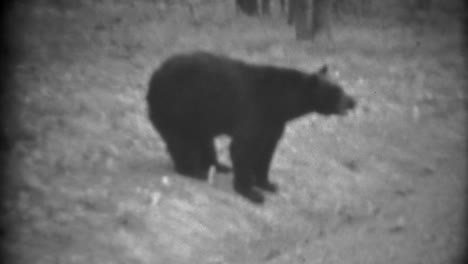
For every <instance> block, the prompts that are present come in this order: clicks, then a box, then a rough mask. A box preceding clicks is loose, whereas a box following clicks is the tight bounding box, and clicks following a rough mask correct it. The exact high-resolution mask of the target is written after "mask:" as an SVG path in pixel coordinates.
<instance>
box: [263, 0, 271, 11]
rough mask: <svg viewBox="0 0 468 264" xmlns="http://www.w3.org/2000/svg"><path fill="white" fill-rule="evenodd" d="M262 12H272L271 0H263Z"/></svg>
mask: <svg viewBox="0 0 468 264" xmlns="http://www.w3.org/2000/svg"><path fill="white" fill-rule="evenodd" d="M262 14H264V15H269V14H270V0H262Z"/></svg>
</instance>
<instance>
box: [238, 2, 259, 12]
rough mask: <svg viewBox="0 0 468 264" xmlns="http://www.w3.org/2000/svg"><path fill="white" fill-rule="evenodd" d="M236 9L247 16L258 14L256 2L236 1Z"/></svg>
mask: <svg viewBox="0 0 468 264" xmlns="http://www.w3.org/2000/svg"><path fill="white" fill-rule="evenodd" d="M236 5H237V7H238V8H239V9H240V10H241V11H242V12H243V13H244V14H247V15H249V16H254V15H257V14H258V3H257V0H236Z"/></svg>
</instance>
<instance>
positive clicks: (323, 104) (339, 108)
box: [307, 65, 356, 115]
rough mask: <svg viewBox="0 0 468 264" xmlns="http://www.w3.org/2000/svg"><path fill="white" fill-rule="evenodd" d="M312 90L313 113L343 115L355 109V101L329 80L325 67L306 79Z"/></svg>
mask: <svg viewBox="0 0 468 264" xmlns="http://www.w3.org/2000/svg"><path fill="white" fill-rule="evenodd" d="M307 83H308V85H307V86H309V89H310V88H312V96H311V97H312V98H313V99H312V100H313V111H315V112H317V113H319V114H323V115H333V114H336V115H344V114H346V113H347V112H348V111H349V110H352V109H354V108H355V107H356V100H355V99H353V98H352V97H351V96H349V95H348V94H346V93H345V92H344V90H343V88H342V87H341V86H340V85H338V84H337V83H335V82H333V81H332V80H330V78H329V76H328V67H327V65H324V66H322V67H321V68H320V69H319V70H318V71H317V72H315V73H312V74H310V75H309V76H308V77H307Z"/></svg>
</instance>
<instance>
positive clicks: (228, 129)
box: [146, 52, 356, 203]
mask: <svg viewBox="0 0 468 264" xmlns="http://www.w3.org/2000/svg"><path fill="white" fill-rule="evenodd" d="M146 99H147V103H148V110H149V118H150V120H151V122H152V124H153V126H154V128H155V129H156V130H157V131H158V132H159V134H160V135H161V137H162V139H163V140H164V141H165V143H166V147H167V150H168V152H169V154H170V156H171V158H172V160H173V162H174V166H175V169H176V171H177V172H178V173H180V174H183V175H187V176H191V177H195V178H200V179H206V178H207V175H208V171H209V169H210V167H211V166H215V168H216V169H217V170H218V171H220V172H227V171H229V170H230V168H229V167H228V166H226V165H224V164H220V163H219V162H218V159H217V156H216V152H215V148H214V142H213V141H214V137H216V136H218V135H221V134H225V135H228V136H230V137H231V139H232V140H231V145H230V155H231V159H232V164H233V168H234V190H235V191H236V192H238V193H239V194H241V195H243V196H244V197H246V198H247V199H249V200H251V201H252V202H255V203H262V202H263V200H264V197H263V195H262V193H261V192H259V191H258V190H257V189H260V190H265V191H270V192H276V191H277V185H276V184H275V183H273V182H271V181H270V180H269V179H268V170H269V167H270V162H271V160H272V156H273V153H274V150H275V148H276V145H277V143H278V140H279V139H280V137H281V135H282V133H283V131H284V127H285V125H286V122H287V121H289V120H291V119H294V118H296V117H299V116H301V115H304V114H306V113H310V112H316V113H320V114H323V115H331V114H337V115H343V114H345V113H346V112H347V111H348V110H350V109H353V108H354V107H355V105H356V103H355V100H354V99H353V98H352V97H350V96H348V95H347V94H345V93H344V91H343V89H342V88H341V87H340V86H339V85H338V84H336V83H334V82H332V81H330V80H329V79H328V78H327V66H323V67H322V68H321V69H320V70H318V71H317V72H315V73H310V74H307V73H304V72H301V71H299V70H294V69H286V68H281V67H274V66H267V65H253V64H248V63H245V62H242V61H239V60H234V59H231V58H227V57H223V56H220V55H215V54H211V53H207V52H195V53H190V54H180V55H175V56H173V57H171V58H169V59H167V60H166V61H165V62H164V63H162V65H161V66H160V68H159V69H158V70H156V71H155V72H154V73H153V75H152V76H151V80H150V83H149V91H148V94H147V98H146Z"/></svg>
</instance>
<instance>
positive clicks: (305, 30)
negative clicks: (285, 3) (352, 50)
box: [288, 0, 332, 40]
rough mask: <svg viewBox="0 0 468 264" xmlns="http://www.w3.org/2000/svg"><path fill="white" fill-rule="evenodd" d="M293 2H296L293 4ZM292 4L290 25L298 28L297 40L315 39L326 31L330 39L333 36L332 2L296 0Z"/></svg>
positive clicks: (326, 0)
mask: <svg viewBox="0 0 468 264" xmlns="http://www.w3.org/2000/svg"><path fill="white" fill-rule="evenodd" d="M291 2H294V3H293V4H291ZM291 2H290V10H289V18H288V22H289V23H294V25H295V27H296V39H298V40H304V39H314V37H315V36H316V35H317V34H318V33H319V32H320V31H323V30H325V31H326V33H327V37H328V38H329V39H331V38H332V36H331V14H332V13H331V7H332V5H331V4H332V2H331V1H330V0H296V1H291Z"/></svg>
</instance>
